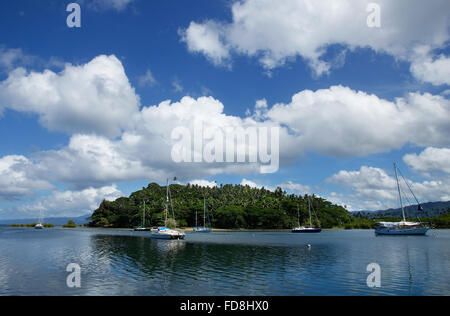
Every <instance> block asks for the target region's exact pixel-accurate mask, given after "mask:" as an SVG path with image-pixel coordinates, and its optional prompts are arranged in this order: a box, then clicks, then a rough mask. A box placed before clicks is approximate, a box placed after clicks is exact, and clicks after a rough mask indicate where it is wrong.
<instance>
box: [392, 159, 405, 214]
mask: <svg viewBox="0 0 450 316" xmlns="http://www.w3.org/2000/svg"><path fill="white" fill-rule="evenodd" d="M394 170H395V178H396V179H397V189H398V197H399V199H400V207H401V208H402V214H403V221H404V222H406V216H405V208H404V207H403V201H402V193H401V191H400V182H399V181H398V173H397V164H395V163H394Z"/></svg>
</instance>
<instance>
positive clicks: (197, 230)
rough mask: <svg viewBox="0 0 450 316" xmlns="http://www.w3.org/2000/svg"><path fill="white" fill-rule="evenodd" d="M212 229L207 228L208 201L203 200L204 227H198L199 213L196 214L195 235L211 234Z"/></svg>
mask: <svg viewBox="0 0 450 316" xmlns="http://www.w3.org/2000/svg"><path fill="white" fill-rule="evenodd" d="M210 232H211V228H209V227H206V199H205V198H203V227H202V226H198V225H197V211H196V212H195V228H194V233H210Z"/></svg>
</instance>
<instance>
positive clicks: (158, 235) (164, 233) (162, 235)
mask: <svg viewBox="0 0 450 316" xmlns="http://www.w3.org/2000/svg"><path fill="white" fill-rule="evenodd" d="M169 193H170V191H169V179H167V191H166V205H165V221H164V225H165V226H164V227H159V228H158V229H157V230H152V234H151V238H153V239H184V237H185V236H186V235H185V234H184V233H182V232H179V231H177V230H174V229H171V228H169V227H167V219H168V214H169ZM172 211H173V206H172Z"/></svg>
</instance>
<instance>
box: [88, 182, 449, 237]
mask: <svg viewBox="0 0 450 316" xmlns="http://www.w3.org/2000/svg"><path fill="white" fill-rule="evenodd" d="M166 188H167V187H165V186H159V185H158V184H156V183H151V184H150V185H149V186H148V187H147V188H142V190H140V191H137V192H135V193H133V194H131V196H130V197H129V198H126V197H123V198H119V199H117V200H116V201H113V202H109V201H103V202H102V203H101V205H100V207H99V208H98V209H97V210H95V211H94V213H93V215H92V216H91V218H90V220H91V222H90V223H89V226H91V227H111V228H132V227H137V226H140V225H142V217H143V212H144V201H145V221H146V226H148V227H157V226H163V225H164V208H165V202H166ZM170 193H171V203H170V205H169V217H170V218H173V217H175V219H176V225H177V226H178V227H193V226H195V214H196V212H198V216H199V223H202V222H203V217H202V216H203V201H204V199H205V201H206V205H207V209H208V217H209V220H210V223H211V226H212V227H214V228H222V229H290V228H293V227H296V226H297V225H298V218H299V217H298V213H300V224H301V225H309V213H308V196H307V195H305V196H298V195H294V194H290V195H288V194H287V193H286V192H284V191H283V190H282V189H281V188H278V189H276V190H275V191H270V190H267V189H264V188H261V189H258V188H252V187H250V186H242V185H236V186H233V185H220V186H218V187H214V188H208V187H200V186H196V185H189V184H188V185H186V186H183V185H178V184H172V185H170ZM309 198H310V200H311V203H312V206H313V209H314V210H315V214H316V215H317V216H313V225H314V226H320V227H322V228H345V229H371V228H373V227H374V225H375V223H376V222H379V221H393V222H397V221H400V220H401V218H399V217H397V216H386V214H379V215H384V216H378V217H377V218H373V217H372V216H367V214H364V213H363V212H359V213H355V214H353V215H352V214H350V213H349V212H348V211H347V210H346V209H344V208H343V207H341V206H338V205H334V204H333V203H331V202H329V201H327V200H325V199H323V198H320V197H317V196H315V195H311V196H309ZM408 220H410V221H417V218H416V217H411V218H409V219H408ZM422 221H423V222H426V223H430V224H431V225H432V226H433V227H435V228H450V209H448V210H447V212H443V214H442V215H441V216H439V217H430V218H425V217H424V218H422ZM172 222H173V220H172Z"/></svg>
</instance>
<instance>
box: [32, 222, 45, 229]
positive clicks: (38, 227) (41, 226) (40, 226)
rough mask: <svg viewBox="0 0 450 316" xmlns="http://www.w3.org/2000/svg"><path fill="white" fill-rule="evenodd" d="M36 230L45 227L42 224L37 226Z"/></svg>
mask: <svg viewBox="0 0 450 316" xmlns="http://www.w3.org/2000/svg"><path fill="white" fill-rule="evenodd" d="M34 229H44V225H42V224H40V223H39V224H36V226H34Z"/></svg>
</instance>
